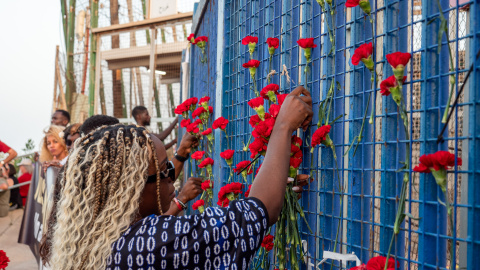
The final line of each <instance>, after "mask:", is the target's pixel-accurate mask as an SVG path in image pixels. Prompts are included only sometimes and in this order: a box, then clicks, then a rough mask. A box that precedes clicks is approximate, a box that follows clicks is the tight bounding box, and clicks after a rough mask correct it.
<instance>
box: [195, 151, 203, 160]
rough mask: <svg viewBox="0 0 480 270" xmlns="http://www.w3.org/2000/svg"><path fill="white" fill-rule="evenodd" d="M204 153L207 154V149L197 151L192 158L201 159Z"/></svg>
mask: <svg viewBox="0 0 480 270" xmlns="http://www.w3.org/2000/svg"><path fill="white" fill-rule="evenodd" d="M204 154H205V151H196V152H195V153H193V154H192V158H193V159H195V160H200V159H202V158H203V155H204Z"/></svg>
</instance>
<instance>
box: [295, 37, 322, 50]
mask: <svg viewBox="0 0 480 270" xmlns="http://www.w3.org/2000/svg"><path fill="white" fill-rule="evenodd" d="M313 41H314V38H301V39H299V40H297V44H298V46H300V47H302V48H304V49H305V48H316V47H317V45H316V44H315V43H314V42H313Z"/></svg>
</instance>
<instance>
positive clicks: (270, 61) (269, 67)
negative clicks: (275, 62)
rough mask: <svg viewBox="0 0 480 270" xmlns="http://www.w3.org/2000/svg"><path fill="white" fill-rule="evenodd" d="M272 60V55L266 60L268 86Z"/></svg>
mask: <svg viewBox="0 0 480 270" xmlns="http://www.w3.org/2000/svg"><path fill="white" fill-rule="evenodd" d="M272 59H273V55H270V58H269V60H268V73H267V83H268V84H270V72H272Z"/></svg>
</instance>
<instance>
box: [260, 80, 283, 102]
mask: <svg viewBox="0 0 480 270" xmlns="http://www.w3.org/2000/svg"><path fill="white" fill-rule="evenodd" d="M279 89H280V87H279V86H278V85H277V84H275V83H271V84H269V85H267V86H265V87H264V88H263V89H262V91H260V96H261V97H263V98H264V99H268V96H267V93H268V92H274V93H275V95H278V90H279Z"/></svg>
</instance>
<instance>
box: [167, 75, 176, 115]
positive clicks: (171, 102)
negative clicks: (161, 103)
mask: <svg viewBox="0 0 480 270" xmlns="http://www.w3.org/2000/svg"><path fill="white" fill-rule="evenodd" d="M168 98H169V99H170V111H171V112H172V114H171V116H172V117H174V116H175V101H174V98H173V86H172V84H171V83H170V84H168Z"/></svg>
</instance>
